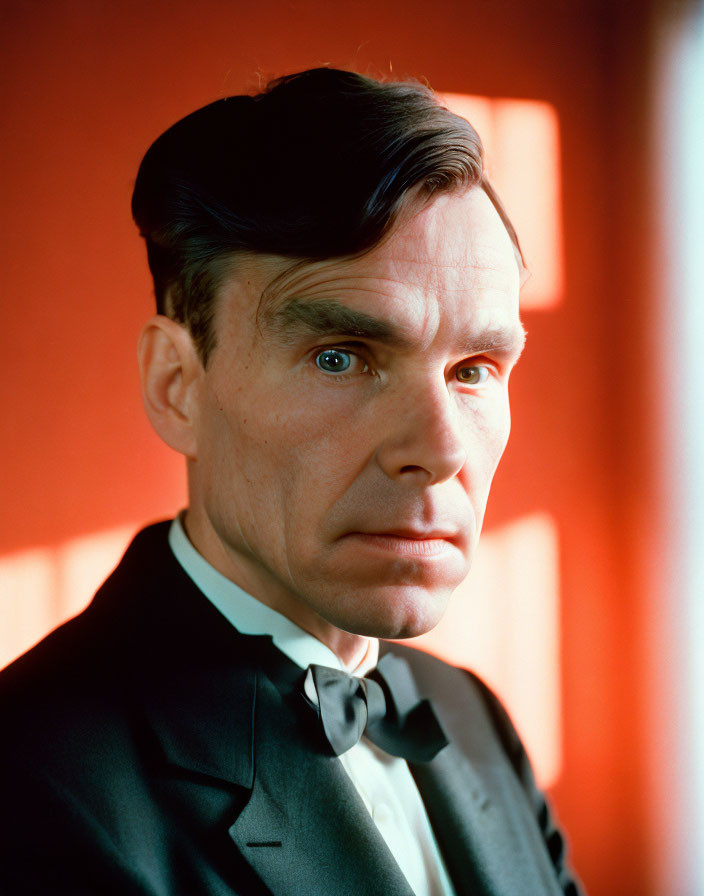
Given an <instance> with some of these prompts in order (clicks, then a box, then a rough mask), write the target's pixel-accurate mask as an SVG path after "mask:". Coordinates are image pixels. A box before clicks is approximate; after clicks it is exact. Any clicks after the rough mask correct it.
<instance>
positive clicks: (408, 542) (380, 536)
mask: <svg viewBox="0 0 704 896" xmlns="http://www.w3.org/2000/svg"><path fill="white" fill-rule="evenodd" d="M345 540H346V541H348V542H356V543H357V544H359V545H361V546H363V547H364V548H366V549H371V550H376V551H382V552H386V553H392V554H395V555H396V556H406V557H408V558H415V559H417V560H418V559H421V558H427V559H431V558H433V557H438V558H439V557H440V556H442V555H445V556H446V555H447V554H448V552H453V551H455V550H460V551H463V550H464V545H465V539H464V538H463V537H462V536H461V535H460V534H459V533H458V532H457V531H456V530H450V529H416V528H406V527H398V528H393V529H384V530H381V531H376V532H368V531H365V532H350V533H348V534H347V536H346V537H345Z"/></svg>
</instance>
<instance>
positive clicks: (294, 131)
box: [132, 68, 520, 364]
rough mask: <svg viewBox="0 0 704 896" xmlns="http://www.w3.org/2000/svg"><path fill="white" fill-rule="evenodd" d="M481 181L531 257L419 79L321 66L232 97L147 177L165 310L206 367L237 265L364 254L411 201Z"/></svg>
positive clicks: (181, 130) (168, 148)
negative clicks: (263, 257)
mask: <svg viewBox="0 0 704 896" xmlns="http://www.w3.org/2000/svg"><path fill="white" fill-rule="evenodd" d="M472 185H480V186H481V187H482V188H483V189H484V190H485V192H486V193H487V195H488V196H489V198H490V199H491V201H492V202H493V204H494V206H495V207H496V209H497V211H498V213H499V215H500V216H501V218H502V220H503V222H504V224H505V226H506V229H507V231H508V233H509V236H510V237H511V239H512V241H513V243H514V245H515V247H516V249H517V251H518V253H519V255H520V248H519V245H518V239H517V237H516V233H515V231H514V229H513V226H512V225H511V223H510V221H509V219H508V217H507V215H506V213H505V211H504V210H503V208H502V206H501V203H500V202H499V200H498V198H497V196H496V194H495V193H494V191H493V189H492V188H491V186H490V184H489V183H488V181H487V179H486V177H485V175H484V170H483V151H482V145H481V141H480V139H479V137H478V135H477V133H476V132H475V131H474V129H473V128H472V126H471V125H470V124H468V123H467V122H466V121H465V120H464V119H463V118H459V117H458V116H456V115H454V114H452V113H451V112H450V111H448V110H447V109H446V108H445V107H444V106H442V105H441V104H440V103H439V102H438V100H437V99H436V98H435V96H434V94H433V93H432V91H430V90H429V89H428V88H426V87H424V86H422V85H420V84H418V83H396V82H393V83H381V82H379V81H375V80H373V79H372V78H368V77H365V76H363V75H359V74H355V73H353V72H347V71H339V70H336V69H330V68H317V69H311V70H310V71H304V72H300V73H299V74H294V75H289V76H286V77H283V78H279V79H277V80H276V81H273V82H271V83H270V84H269V85H268V87H267V88H266V90H264V92H263V93H260V94H257V95H255V96H231V97H227V98H225V99H221V100H217V101H216V102H214V103H211V104H210V105H208V106H205V107H204V108H202V109H198V110H197V111H196V112H193V113H192V114H190V115H187V116H186V117H185V118H183V119H182V120H181V121H179V122H177V123H176V124H175V125H173V126H172V127H171V128H169V129H168V130H167V131H166V132H165V133H164V134H162V135H161V137H159V138H158V139H157V140H156V141H155V142H154V143H153V144H152V146H151V147H150V149H149V150H148V152H147V154H146V155H145V157H144V159H143V160H142V164H141V166H140V169H139V173H138V175H137V183H136V186H135V190H134V195H133V197H132V214H133V216H134V219H135V221H136V223H137V226H138V227H139V230H140V233H141V234H142V236H143V237H144V239H145V241H146V244H147V255H148V259H149V267H150V269H151V272H152V276H153V278H154V290H155V293H156V301H157V310H158V311H159V312H160V313H162V314H168V315H169V316H170V317H172V318H174V319H175V320H177V321H179V322H180V323H183V324H185V325H186V326H187V327H188V329H189V331H190V333H191V336H192V337H193V340H194V343H195V345H196V347H197V349H198V352H199V355H200V357H201V360H202V361H203V363H204V364H206V363H207V360H208V357H209V355H210V353H211V351H212V349H213V347H214V345H215V333H214V328H213V314H214V304H215V295H216V292H217V290H218V287H219V286H220V284H221V282H222V278H223V276H224V275H225V273H226V272H228V271H230V270H231V267H232V261H233V258H236V255H237V253H240V252H259V253H269V254H274V255H282V256H288V257H290V258H292V259H310V260H314V259H322V258H334V257H343V256H350V255H356V254H359V253H361V252H364V251H365V250H368V249H370V248H372V247H374V246H375V245H377V244H378V243H379V242H380V240H381V239H382V238H383V237H384V236H385V235H386V234H387V233H388V232H389V230H390V229H391V228H392V226H393V224H394V222H395V221H396V220H397V219H398V216H399V213H400V212H401V210H402V209H403V208H404V207H406V206H407V205H408V204H409V201H410V200H411V199H413V200H415V201H418V200H419V198H423V199H426V200H427V198H429V197H431V196H432V195H433V194H435V193H437V192H440V191H447V190H452V189H460V188H466V187H469V186H472Z"/></svg>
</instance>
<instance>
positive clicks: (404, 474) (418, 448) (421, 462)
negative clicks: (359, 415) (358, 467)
mask: <svg viewBox="0 0 704 896" xmlns="http://www.w3.org/2000/svg"><path fill="white" fill-rule="evenodd" d="M389 424H391V425H390V426H389ZM384 425H385V426H386V427H387V433H388V434H387V436H386V438H385V439H384V440H383V441H382V442H381V444H380V445H379V447H378V448H377V451H376V460H377V463H378V465H379V466H380V467H381V469H382V470H383V472H384V473H385V474H386V475H387V476H388V477H389V478H390V479H396V480H398V479H408V478H409V477H413V478H414V479H418V480H421V481H422V484H423V485H434V484H436V483H439V482H444V481H445V480H447V479H451V478H452V477H453V476H455V475H457V473H459V471H460V470H461V469H462V467H463V466H464V465H465V463H466V461H467V449H466V446H465V442H464V440H463V438H462V429H461V419H460V412H459V409H458V408H457V406H456V404H455V400H454V398H453V397H452V395H451V394H450V392H449V391H448V389H447V385H446V384H445V383H444V382H441V383H439V384H437V386H435V385H433V386H428V385H426V386H425V388H424V389H423V390H422V391H419V390H417V389H415V390H411V391H406V390H404V393H403V394H402V395H399V396H398V400H397V401H396V402H395V403H394V406H393V407H386V408H385V409H384Z"/></svg>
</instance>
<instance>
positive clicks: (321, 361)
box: [315, 348, 352, 373]
mask: <svg viewBox="0 0 704 896" xmlns="http://www.w3.org/2000/svg"><path fill="white" fill-rule="evenodd" d="M315 363H316V366H317V367H318V368H319V369H320V370H324V371H325V373H344V372H345V371H346V370H347V369H349V367H350V366H351V364H352V357H351V355H350V353H349V352H343V351H340V349H339V348H326V349H325V351H324V352H319V353H318V354H317V355H316V356H315Z"/></svg>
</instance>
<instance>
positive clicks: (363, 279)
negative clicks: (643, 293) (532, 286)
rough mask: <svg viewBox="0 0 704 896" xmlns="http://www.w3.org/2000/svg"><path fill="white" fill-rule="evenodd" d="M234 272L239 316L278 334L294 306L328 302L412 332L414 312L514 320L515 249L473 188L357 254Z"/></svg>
mask: <svg viewBox="0 0 704 896" xmlns="http://www.w3.org/2000/svg"><path fill="white" fill-rule="evenodd" d="M238 268H239V270H238V271H237V273H236V274H235V276H234V277H233V278H232V281H231V284H230V285H231V286H233V287H234V291H235V292H239V293H240V295H239V302H237V304H238V305H239V306H240V307H239V308H238V312H239V314H242V312H245V313H246V311H247V310H251V311H252V312H253V313H254V314H255V316H256V319H257V323H258V325H259V329H260V331H264V332H265V331H266V330H268V329H276V328H277V324H280V323H281V320H282V315H283V317H285V313H286V308H287V306H289V305H290V303H292V302H295V303H296V304H297V305H298V306H299V307H300V305H301V303H304V302H311V303H313V302H316V301H317V302H323V301H326V300H327V301H330V300H333V299H334V300H335V301H336V302H343V303H345V304H348V305H350V306H351V307H357V308H360V309H363V310H365V311H366V312H369V313H375V311H376V310H377V309H378V310H379V312H383V315H384V316H386V315H388V314H389V313H391V314H392V315H393V316H394V317H395V318H396V319H397V321H398V322H399V323H400V324H401V325H403V323H404V320H403V319H406V323H407V324H408V326H410V327H412V326H413V319H414V317H416V318H417V317H418V315H419V314H420V315H421V316H422V317H423V318H424V320H425V322H426V323H427V322H428V319H429V318H437V317H438V316H439V315H440V314H441V312H442V311H450V312H453V311H457V312H460V311H461V312H462V313H469V312H472V311H474V312H476V313H480V312H482V310H483V309H484V310H486V309H488V308H494V309H495V310H496V312H497V313H498V312H499V311H501V313H502V316H504V317H506V316H515V317H517V315H518V289H519V285H520V283H519V280H520V272H519V265H518V262H517V259H516V253H515V250H514V246H513V244H512V242H511V240H510V238H509V236H508V233H507V232H506V229H505V227H504V225H503V223H502V221H501V219H500V218H499V216H498V213H497V212H496V210H495V209H494V207H493V205H492V204H491V202H490V200H489V199H488V197H487V196H486V194H485V193H484V191H483V190H481V189H479V188H476V187H475V188H472V189H470V190H468V191H466V192H464V193H460V194H457V193H455V194H451V193H450V194H442V195H441V196H439V197H437V198H436V199H434V200H433V201H432V202H431V203H429V204H428V205H427V206H425V207H423V208H421V209H420V210H417V209H416V210H414V211H413V212H411V213H409V214H407V215H406V217H405V218H403V219H402V220H401V221H400V223H399V224H397V225H396V227H395V228H394V230H393V231H392V232H391V233H390V235H388V236H387V237H386V238H385V239H384V240H383V241H382V242H381V243H380V244H379V245H377V246H375V247H374V248H373V249H372V250H370V251H368V252H365V253H364V254H362V255H359V256H355V257H351V258H342V259H340V258H334V259H326V260H322V261H313V262H311V261H298V262H292V261H291V260H290V259H284V258H282V257H280V256H263V255H258V256H251V257H250V258H248V259H247V260H246V261H245V262H244V265H243V266H241V267H240V266H238ZM238 284H239V289H238V288H237V285H238ZM228 291H229V290H226V292H228ZM223 298H225V296H223ZM241 303H245V306H244V307H243V305H242V304H241ZM247 306H248V307H247ZM482 316H483V315H482Z"/></svg>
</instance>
